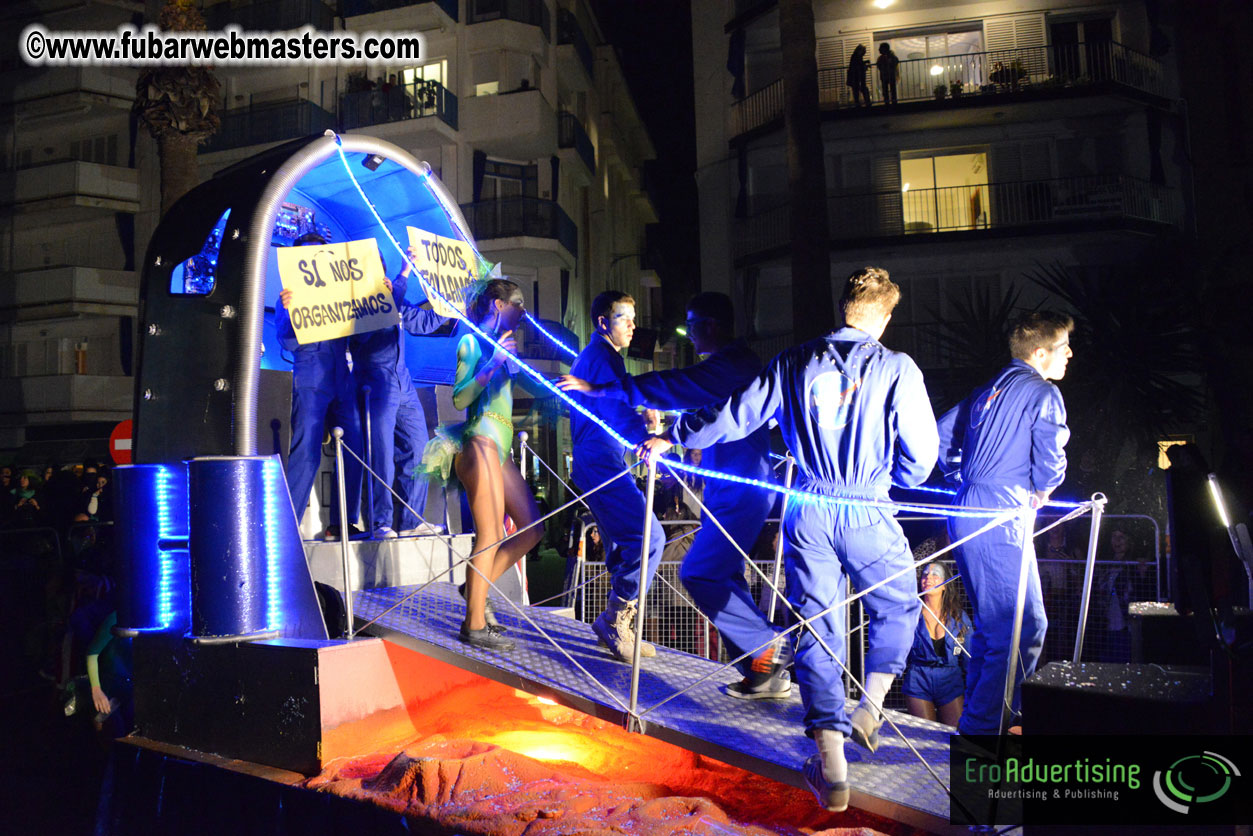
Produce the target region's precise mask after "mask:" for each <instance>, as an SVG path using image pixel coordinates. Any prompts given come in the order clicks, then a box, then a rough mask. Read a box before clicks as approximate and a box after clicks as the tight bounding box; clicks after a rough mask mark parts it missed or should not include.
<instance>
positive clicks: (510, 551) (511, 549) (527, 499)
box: [489, 459, 544, 583]
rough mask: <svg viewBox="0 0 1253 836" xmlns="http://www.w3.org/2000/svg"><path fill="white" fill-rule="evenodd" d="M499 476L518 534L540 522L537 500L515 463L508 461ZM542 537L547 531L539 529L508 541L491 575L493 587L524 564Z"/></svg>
mask: <svg viewBox="0 0 1253 836" xmlns="http://www.w3.org/2000/svg"><path fill="white" fill-rule="evenodd" d="M498 461H499V459H498ZM500 475H501V480H502V481H503V482H504V500H505V512H506V513H507V514H509V519H511V520H513V524H514V525H515V526H517V528H518V529H519V530H521V529H523V528H526V527H527V526H528V525H530V524H531V523H533V522H535V521H536V520H537V519H539V505H537V504H536V503H535V497H533V496H531V489H530V488H529V487H527V484H526V480H525V479H523V478H522V474H521V473H519V472H518V468H517V467H515V466H514V464H513V462H510V461H506V462H505V463H504V464H502V465H501V466H500ZM543 537H544V527H543V526H542V525H537V526H535V527H534V528H531V529H527V530H526V531H523V532H522V533H521V534H518V535H515V536H513V537H511V538H509V541H508V542H506V543H504V544H502V545H501V547H500V548H499V549H497V551H496V561H495V563H494V565H493V566H492V574H491V575H490V576H489V577H491V579H492V583H495V582H496V581H497V579H499V578H500V576H501V575H503V574H504V573H505V572H506V571H507V570H508V569H509V567H511V566H513V564H515V563H517V562H518V561H519V560H521V559H522V557H523V555H525V554H526V553H527V552H529V551H530V550H531V549H533V548H535V546H536V545H538V544H539V541H540V540H541V539H543Z"/></svg>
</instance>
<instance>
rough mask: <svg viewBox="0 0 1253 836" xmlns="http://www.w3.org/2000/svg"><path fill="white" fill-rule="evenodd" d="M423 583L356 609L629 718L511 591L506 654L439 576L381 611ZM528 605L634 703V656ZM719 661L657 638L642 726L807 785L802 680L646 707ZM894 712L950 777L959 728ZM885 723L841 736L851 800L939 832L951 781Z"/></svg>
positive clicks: (472, 667)
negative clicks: (747, 697) (465, 629)
mask: <svg viewBox="0 0 1253 836" xmlns="http://www.w3.org/2000/svg"><path fill="white" fill-rule="evenodd" d="M417 588H418V587H416V586H408V587H394V588H384V589H369V590H362V591H360V592H357V593H356V594H355V595H354V597H353V607H354V612H355V615H356V618H357V620H358V621H361V622H365V621H370V620H372V619H374V618H376V617H378V621H377V622H375V623H374V624H372V625H371V626H370V627H369V630H368V632H370V633H371V634H374V635H378V636H381V637H383V638H386V639H389V640H391V641H394V642H396V643H397V644H401V645H403V646H405V647H408V648H410V649H412V650H416V651H418V652H420V653H423V654H425V655H428V656H432V657H434V658H437V659H439V660H441V661H444V662H447V663H450V664H453V665H456V666H457V667H460V668H463V669H465V670H469V671H471V672H473V673H476V674H479V675H480V676H483V677H486V678H488V679H493V680H496V681H497V682H501V683H503V684H505V685H509V686H511V687H514V688H518V689H520V690H523V691H527V692H529V693H533V694H537V695H541V696H546V697H549V698H551V699H553V700H555V701H557V702H559V703H562V704H564V705H568V706H570V707H572V708H575V709H577V710H580V711H583V712H584V713H587V714H591V715H594V716H596V717H599V718H601V719H604V720H608V721H611V722H615V723H618V724H620V725H621V724H624V723H625V721H626V715H627V712H626V711H625V710H624V709H623V708H622V707H621V706H619V705H618V704H617V703H616V702H615V701H613V700H612V699H611V698H610V697H609V696H608V695H607V694H606V693H605V691H604V690H602V689H601V688H600V687H598V686H597V685H596V684H595V683H594V682H590V681H589V680H588V678H587V676H586V675H584V674H583V673H582V672H581V671H579V670H578V669H577V668H575V667H574V666H572V665H571V664H570V663H569V662H568V661H567V660H566V658H565V657H564V656H562V655H561V653H559V652H558V651H557V649H556V648H554V647H553V646H552V645H551V644H549V643H548V642H547V641H545V640H544V639H543V638H542V637H541V636H540V635H539V633H538V632H537V631H536V630H535V628H533V627H531V626H530V625H528V624H526V623H525V622H524V621H523V620H522V619H521V617H520V616H519V615H518V614H517V612H516V611H514V610H513V608H512V607H511V606H510V605H508V604H507V603H505V602H503V601H498V602H497V608H496V609H497V618H498V619H499V620H500V622H501V623H502V624H503V625H505V626H506V627H508V628H509V637H510V638H512V639H514V640H515V641H516V642H517V648H516V649H515V650H514V651H512V652H511V653H509V654H507V655H502V654H498V653H493V652H488V651H484V650H479V649H477V648H473V647H470V646H469V645H466V644H463V643H462V642H461V641H460V640H459V639H458V638H457V632H458V630H459V628H460V626H461V622H462V619H463V618H464V615H465V605H464V603H463V602H462V600H461V597H460V596H459V595H458V594H457V591H456V588H455V587H454V586H453V585H452V584H446V583H437V584H432V585H430V586H429V587H427V589H425V590H424V591H423V592H421V593H419V594H417V595H415V596H414V597H413V598H411V599H409V600H408V601H405V603H403V604H401V605H400V606H398V607H396V608H395V609H393V610H392V611H391V612H389V613H387V614H386V615H383V616H381V617H379V616H380V614H381V613H383V612H384V611H385V610H387V609H388V608H389V607H392V606H393V605H394V604H396V603H397V602H398V601H400V600H402V599H403V598H405V596H407V595H409V594H410V593H412V592H414V591H415V590H416V589H417ZM528 614H529V615H530V617H531V618H532V619H533V620H534V621H535V622H536V623H537V624H539V625H540V626H541V627H543V629H544V631H545V632H547V633H548V634H549V635H550V636H552V637H553V638H554V639H555V640H556V641H558V642H560V643H561V644H562V646H563V647H564V648H565V650H566V652H567V653H569V654H570V655H571V656H572V657H573V658H574V659H576V660H577V661H578V662H579V664H581V665H583V667H584V668H586V669H587V670H588V672H590V673H591V674H592V675H593V676H595V677H596V678H597V679H598V680H599V681H600V682H601V683H602V684H603V685H604V686H605V687H606V688H607V689H609V690H610V691H612V692H613V693H614V694H615V695H617V697H618V699H619V700H621V701H622V704H623V705H626V704H627V702H628V696H629V691H630V682H631V668H630V666H628V665H625V664H622V663H620V662H617V661H615V660H614V659H613V658H612V657H611V656H610V655H609V652H608V651H607V650H606V649H605V648H603V647H601V646H599V645H598V644H597V641H596V636H595V634H594V633H593V632H592V628H591V626H590V625H588V624H584V623H583V622H580V621H576V620H574V619H572V618H566V617H562V616H559V615H555V614H553V613H550V612H545V611H543V610H535V609H532V610H528ZM718 667H719V665H718V664H717V663H715V662H712V661H709V660H707V659H702V658H700V657H697V656H692V655H689V654H686V653H680V652H678V651H674V650H668V649H666V648H664V647H658V648H657V656H656V658H652V659H645V660H644V663H643V666H642V669H641V672H640V695H639V705H640V713H641V714H642V715H643V717H644V721H645V732H646V733H647V734H649V735H651V736H653V737H656V738H658V739H661V740H665V741H668V742H670V743H673V744H675V745H676V746H680V747H682V748H684V749H688V750H690V751H693V752H697V753H700V754H702V755H707V756H709V757H713V758H716V759H718V760H721V761H723V762H725V763H730V764H733V765H735V766H738V767H740V768H742V769H746V770H749V771H751V772H755V773H757V774H759V775H763V776H765V777H768V778H771V779H774V780H777V781H780V782H782V783H786V784H790V785H792V786H797V787H804V786H805V783H804V778H803V777H802V775H801V768H802V766H803V764H804V762H805V759H806V758H807V757H809V755H811V754H813V752H814V748H813V744H812V743H811V742H810V740H809V739H808V738H807V737H805V735H804V732H803V731H802V729H803V727H804V726H803V721H802V718H803V714H804V710H803V708H802V707H801V700H800V696H799V693H798V690H797V689H795V688H793V691H792V696H791V698H790V699H787V700H758V701H742V700H736V699H732V698H730V697H728V696H726V695H725V694H724V693H722V688H723V686H725V685H726V684H728V683H729V682H732V681H733V680H735V679H737V678H738V676H737V675H736V674H735V672H734V671H733V670H727V671H724V672H722V673H721V674H717V675H715V676H713V677H711V678H710V679H708V680H706V681H704V682H702V683H701V684H699V685H697V686H696V687H694V688H693V689H692V690H690V691H688V692H686V693H685V694H683V695H682V696H680V697H677V698H675V699H672V700H670V701H669V702H667V703H666V704H665V705H663V706H661V707H660V708H658V709H657V710H655V711H651V712H648V711H647V710H648V709H649V708H650V707H652V706H654V705H656V704H657V703H659V702H661V701H662V700H664V699H666V698H667V697H669V696H671V695H672V694H674V693H675V692H677V691H680V690H682V689H683V688H685V687H688V686H689V685H691V683H693V682H694V681H696V680H697V679H699V678H700V677H701V676H704V675H706V674H708V673H709V672H710V671H712V670H715V669H716V668H718ZM849 708H850V710H851V708H852V705H851V704H850V705H849ZM645 712H647V713H645ZM891 714H892V718H893V720H895V722H896V723H897V725H899V726H900V727H901V728H902V729H905V730H906V732H907V733H908V734H909V735H910V740H911V741H912V742H913V744H914V746H915V747H916V748H917V749H918V751H919V752H920V753H921V754H922V756H923V757H925V758H927V760H928V762H929V763H930V764H931V766H932V768H933V769H935V771H936V772H937V773H938V774H939V775H940V776H941V777H942V778H944V779H945V781H947V780H948V750H949V746H948V737H949V732H950V731H951V729H949V727H948V726H944V725H941V724H939V723H932V722H929V721H926V720H920V719H918V718H915V717H911V716H909V715H906V714H901V713H897V712H891ZM880 734H881V735H883V743H882V745H881V746H880V748H879V751H878V752H876V753H875V754H873V755H871V754H869V753H868V752H866V751H865V750H863V749H861V748H860V747H858V746H856V745H853V744H849V745H847V746H846V747H845V752H846V753H847V755H848V759H849V779H850V780H851V781H852V784H853V796H852V806H854V807H858V808H860V809H863V810H867V811H869V812H872V813H875V814H877V815H881V816H884V817H887V818H891V819H894V820H896V821H900V822H903V823H906V824H910V825H913V826H916V827H922V828H925V829H927V830H930V831H933V832H943V831H947V830H949V829H950V826H949V824H948V796H947V793H946V792H945V791H944V788H943V787H941V786H939V785H938V784H937V783H936V781H935V779H934V778H932V777H931V775H930V774H928V772H927V770H926V769H925V768H924V767H923V765H922V764H921V763H919V762H918V760H917V758H915V757H914V755H913V754H912V753H911V752H910V751H909V749H908V748H907V747H906V746H905V744H904V743H903V742H902V741H901V739H900V738H899V737H897V736H896V734H895V733H894V732H892V731H891V730H890V728H889V727H888V725H887V724H884V726H883V728H882V730H881V731H880Z"/></svg>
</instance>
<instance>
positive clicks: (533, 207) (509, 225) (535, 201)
mask: <svg viewBox="0 0 1253 836" xmlns="http://www.w3.org/2000/svg"><path fill="white" fill-rule="evenodd" d="M461 213H462V214H463V215H464V216H465V219H466V223H468V224H469V225H470V229H471V230H472V231H473V232H474V237H475V238H476V239H478V240H480V241H483V240H488V239H492V238H514V237H519V236H524V235H525V236H529V237H533V238H552V239H554V240H556V241H557V242H558V243H560V244H561V245H562V246H563V247H565V248H566V251H567V252H569V253H570V255H572V256H574V257H576V258H577V257H578V254H579V241H578V230H577V229H576V228H575V226H574V221H572V220H570V216H569V215H567V214H566V212H565V210H564V209H562V208H561V207H560V206H559V205H558V204H557V202H556V201H554V200H543V199H541V198H538V197H502V198H499V199H496V200H481V201H479V202H478V203H463V204H461Z"/></svg>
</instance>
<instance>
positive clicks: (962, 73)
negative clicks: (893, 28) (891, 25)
mask: <svg viewBox="0 0 1253 836" xmlns="http://www.w3.org/2000/svg"><path fill="white" fill-rule="evenodd" d="M975 26H976V28H973V29H958V30H953V31H948V30H938V31H930V32H919V31H917V30H912V31H906V32H895V33H892V32H876V33H875V36H874V45H873V46H871V48H870V52H869V53H868V54H867V55H866V58H867V59H868V60H869V61H870V62H871V64H873V63H874V61H875V59H876V58H877V57H878V54H879V44H881V43H884V42H887V43H890V44H891V46H892V52H893V53H895V55H896V57H897V58H899V59H900V60H901V62H902V64H901V67H900V71H899V73H898V78H897V96H898V98H900V99H906V98H909V99H919V98H922V99H925V98H930V97H931V94H932V91H933V90H934V88H935V86H936V85H937V84H951V83H952V82H954V81H961V82H962V83H963V84H964V85H966V88H967V89H971V90H975V89H978V88H979V86H980V85H982V84H984V83H985V82H986V81H987V79H985V78H984V67H983V63H984V62H983V61H982V55H981V54H980V53H982V52H983V51H984V47H983V31H982V30H981V29H979V28H977V27H978V24H975Z"/></svg>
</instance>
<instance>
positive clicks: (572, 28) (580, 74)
mask: <svg viewBox="0 0 1253 836" xmlns="http://www.w3.org/2000/svg"><path fill="white" fill-rule="evenodd" d="M595 67H596V64H595V59H594V57H593V55H592V46H591V44H589V43H588V41H587V36H586V35H584V34H583V28H582V27H581V26H579V19H578V18H577V17H575V16H574V13H573V12H571V11H570V10H569V9H557V74H558V75H559V76H561V80H562V83H563V84H565V85H566V86H567V87H569V88H570V89H571V90H587V89H588V88H590V87H591V86H592V80H593V79H594V78H595V77H596V70H595Z"/></svg>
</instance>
